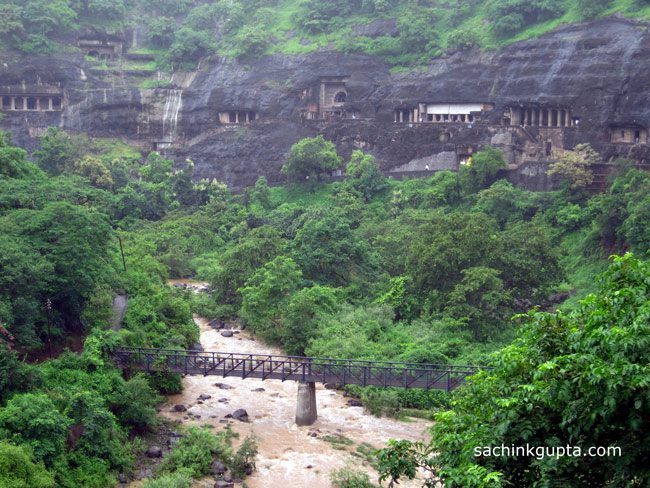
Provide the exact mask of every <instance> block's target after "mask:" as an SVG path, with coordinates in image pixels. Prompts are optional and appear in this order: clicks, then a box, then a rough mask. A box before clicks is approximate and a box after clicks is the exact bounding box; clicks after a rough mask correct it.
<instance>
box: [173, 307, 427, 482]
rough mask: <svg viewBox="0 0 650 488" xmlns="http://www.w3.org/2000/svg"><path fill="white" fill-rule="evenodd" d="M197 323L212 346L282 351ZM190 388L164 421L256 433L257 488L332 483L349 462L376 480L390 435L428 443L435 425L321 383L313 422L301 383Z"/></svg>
mask: <svg viewBox="0 0 650 488" xmlns="http://www.w3.org/2000/svg"><path fill="white" fill-rule="evenodd" d="M195 321H196V323H197V325H198V326H199V327H200V329H201V346H202V347H203V348H204V349H205V350H206V351H227V352H235V353H246V354H281V353H282V351H280V350H279V349H277V348H274V347H271V346H268V345H265V344H262V343H261V342H259V341H257V340H255V339H254V338H253V337H252V336H251V335H250V334H249V333H248V332H246V331H241V332H240V333H238V334H234V335H233V336H232V337H223V336H222V335H221V333H220V331H218V330H214V329H212V328H210V327H209V325H208V321H207V320H206V319H203V318H200V317H195ZM183 387H184V389H183V393H181V394H180V395H172V396H170V397H168V401H167V403H166V404H165V405H163V407H162V409H161V415H162V416H163V417H164V418H166V419H168V420H170V421H174V422H178V423H181V424H185V425H205V424H209V425H212V426H213V427H214V428H215V429H223V428H225V426H226V425H230V426H231V428H232V429H233V430H234V431H235V432H237V433H239V434H240V438H241V439H243V438H244V437H245V436H246V435H249V434H253V435H255V436H256V437H257V439H258V442H259V455H258V457H257V462H256V464H257V470H256V471H255V472H254V473H253V474H252V475H251V476H250V477H249V478H247V480H246V483H247V486H249V487H250V488H275V487H277V488H282V487H288V486H295V487H309V488H329V487H330V486H331V484H330V481H329V475H330V472H332V471H334V470H337V469H340V468H344V467H346V466H347V467H353V468H354V469H357V470H362V471H365V472H367V473H368V474H369V475H370V477H371V479H377V473H376V471H375V470H374V468H373V467H372V465H371V464H370V462H369V460H370V456H369V453H370V452H371V451H372V450H373V449H376V448H381V447H383V446H385V444H386V442H388V440H389V439H409V440H424V439H425V437H426V433H427V430H428V427H429V426H430V425H431V423H430V422H428V421H426V420H422V419H412V420H410V421H400V420H395V419H389V418H377V417H373V416H372V415H370V414H367V413H365V412H364V409H363V407H357V406H349V405H348V404H347V402H348V399H347V398H345V397H344V396H343V393H342V392H339V391H335V390H327V389H325V388H324V387H323V386H322V385H317V392H316V398H317V404H318V420H317V421H316V423H315V424H314V425H312V426H309V427H298V426H296V425H295V423H294V417H295V409H296V393H297V387H298V384H297V383H295V382H281V381H277V380H267V381H262V380H259V379H246V380H241V379H238V378H220V377H218V376H205V377H204V376H187V377H185V378H184V379H183ZM199 397H201V398H199ZM208 397H209V398H208ZM176 405H183V406H184V407H185V408H186V410H185V411H182V412H178V411H176V409H175V406H176ZM238 409H245V410H246V412H247V413H248V422H241V421H237V420H234V419H231V418H226V416H227V415H231V414H232V413H233V412H235V411H236V410H238ZM196 486H197V487H198V486H205V485H204V484H203V483H201V484H197V485H196ZM401 486H404V487H407V488H408V487H413V488H415V487H418V486H421V484H420V483H418V482H411V483H407V482H403V483H402V484H401Z"/></svg>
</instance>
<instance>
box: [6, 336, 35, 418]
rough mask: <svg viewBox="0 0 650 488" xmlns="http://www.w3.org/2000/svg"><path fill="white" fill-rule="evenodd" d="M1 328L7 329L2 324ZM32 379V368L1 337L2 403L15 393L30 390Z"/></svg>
mask: <svg viewBox="0 0 650 488" xmlns="http://www.w3.org/2000/svg"><path fill="white" fill-rule="evenodd" d="M0 328H2V330H5V331H6V329H4V328H3V327H2V325H1V324H0ZM0 334H2V332H1V331H0ZM3 335H4V334H2V335H0V337H2V336H3ZM31 380H32V374H31V371H30V368H29V367H28V366H26V365H25V364H24V363H22V362H20V361H19V360H18V356H17V354H16V352H15V351H13V350H11V349H10V348H9V345H8V344H5V343H4V341H3V340H2V339H0V405H4V403H5V402H6V401H7V399H8V398H9V397H10V396H11V395H12V394H13V393H15V392H19V391H24V390H28V389H29V388H30V386H31Z"/></svg>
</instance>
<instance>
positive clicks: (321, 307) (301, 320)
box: [282, 285, 340, 355]
mask: <svg viewBox="0 0 650 488" xmlns="http://www.w3.org/2000/svg"><path fill="white" fill-rule="evenodd" d="M339 300H340V299H339V297H338V294H337V291H336V289H334V288H330V287H328V286H320V285H315V286H312V287H310V288H303V289H302V290H299V291H297V292H296V293H294V294H293V295H292V296H291V299H290V300H289V303H288V304H287V309H286V312H285V317H284V321H283V331H282V333H283V336H282V345H283V346H284V348H285V349H286V350H287V352H288V353H289V354H295V355H303V354H304V353H305V349H306V348H307V345H308V344H309V341H310V340H311V338H312V337H314V336H315V335H316V333H317V330H318V327H319V324H320V322H321V320H322V319H323V318H324V317H326V316H328V315H331V314H332V313H333V312H334V311H335V310H336V309H337V307H338V304H339Z"/></svg>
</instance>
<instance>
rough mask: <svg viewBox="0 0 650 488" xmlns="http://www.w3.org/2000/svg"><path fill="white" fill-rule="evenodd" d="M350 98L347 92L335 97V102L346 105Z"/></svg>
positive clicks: (339, 93)
mask: <svg viewBox="0 0 650 488" xmlns="http://www.w3.org/2000/svg"><path fill="white" fill-rule="evenodd" d="M347 98H348V95H347V93H345V92H338V93H337V94H336V96H335V97H334V102H336V103H345V100H346V99H347Z"/></svg>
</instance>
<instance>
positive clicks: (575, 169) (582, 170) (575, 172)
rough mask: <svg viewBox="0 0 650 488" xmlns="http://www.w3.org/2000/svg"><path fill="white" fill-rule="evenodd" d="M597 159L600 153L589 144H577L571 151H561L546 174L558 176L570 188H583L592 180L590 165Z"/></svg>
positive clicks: (577, 189) (575, 189)
mask: <svg viewBox="0 0 650 488" xmlns="http://www.w3.org/2000/svg"><path fill="white" fill-rule="evenodd" d="M599 160H600V155H599V154H598V153H597V152H596V151H595V150H594V149H593V148H592V147H591V146H590V145H589V144H578V145H577V146H576V147H574V148H573V150H572V151H563V152H562V153H561V154H560V155H559V157H558V159H557V161H555V162H554V163H552V164H551V165H550V166H549V169H548V171H547V174H548V175H549V176H554V175H557V176H558V177H560V178H561V179H562V180H563V181H564V182H565V183H566V184H567V185H568V187H569V189H570V190H574V191H579V190H584V189H585V188H587V187H588V186H589V185H590V184H591V183H592V182H593V181H594V175H593V173H592V171H591V165H593V164H595V163H597V162H598V161H599Z"/></svg>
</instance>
